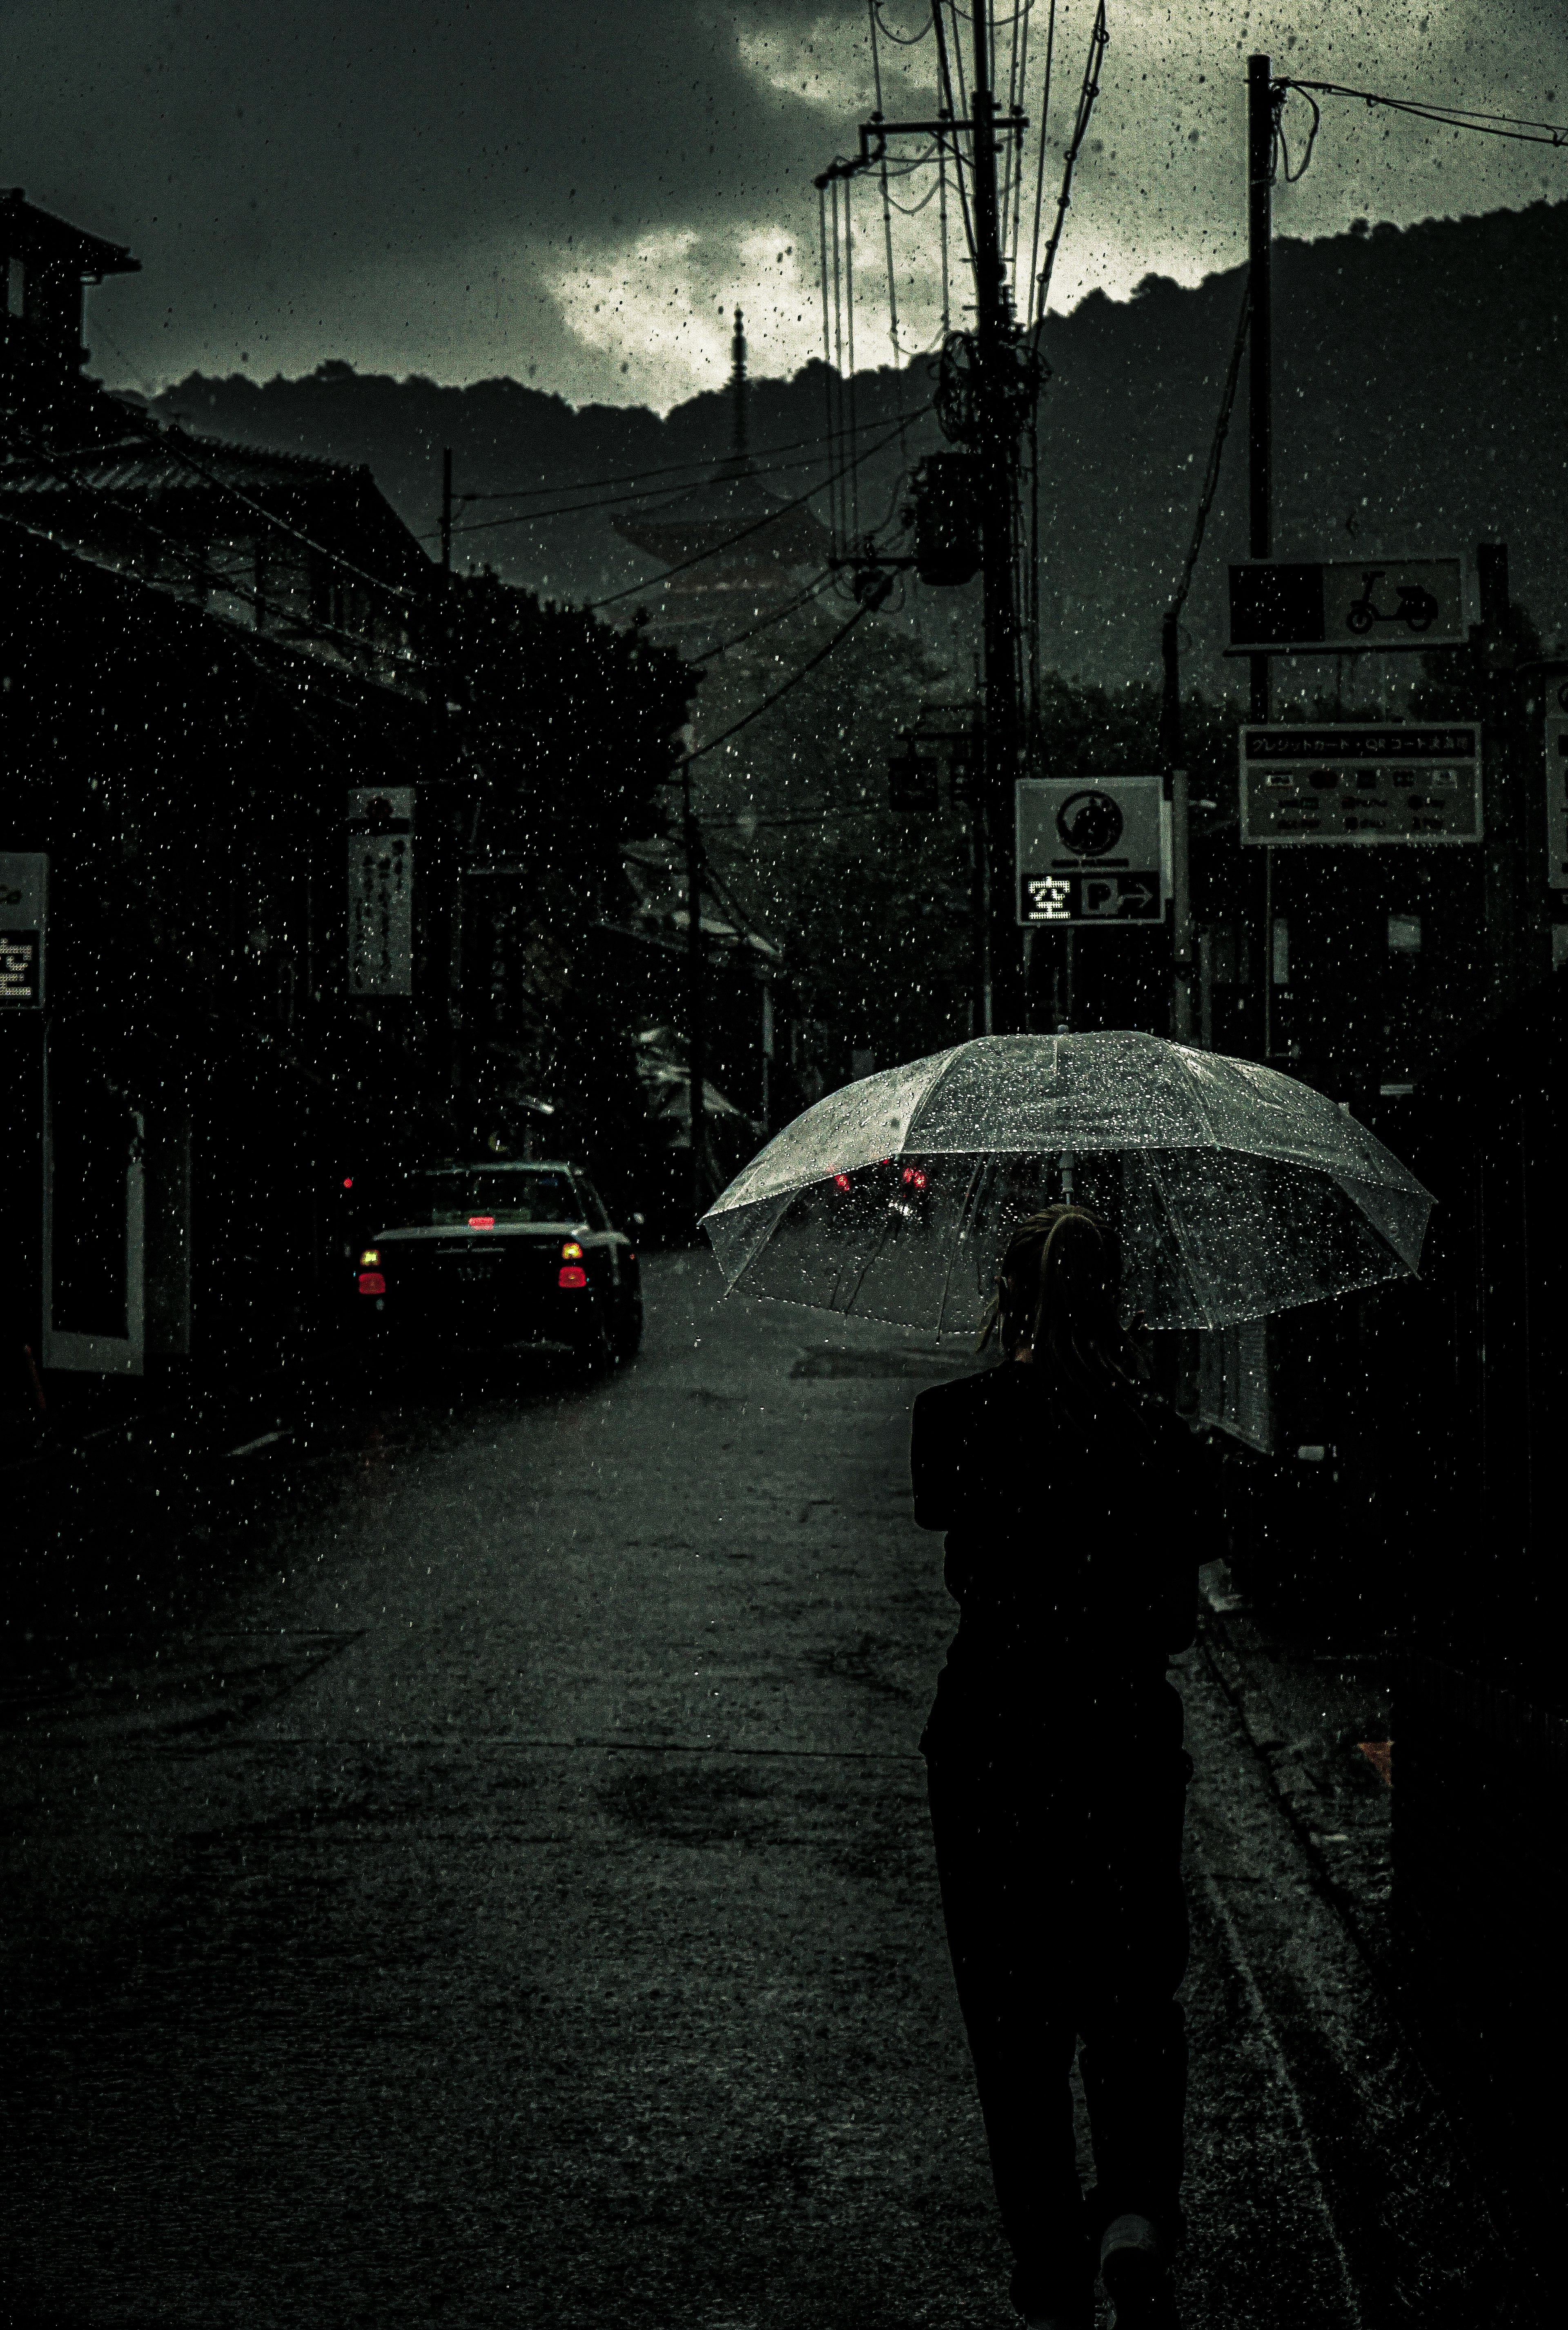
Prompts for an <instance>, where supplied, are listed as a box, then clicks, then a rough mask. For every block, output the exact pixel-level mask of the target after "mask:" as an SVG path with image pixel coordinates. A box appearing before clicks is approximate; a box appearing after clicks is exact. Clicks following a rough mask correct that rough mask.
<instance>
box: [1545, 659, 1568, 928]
mask: <svg viewBox="0 0 1568 2330" xmlns="http://www.w3.org/2000/svg"><path fill="white" fill-rule="evenodd" d="M1559 694H1561V695H1568V687H1563V688H1562V689H1560V690H1559ZM1546 886H1547V888H1548V889H1549V890H1568V715H1564V714H1563V713H1560V712H1551V713H1548V714H1547V715H1546Z"/></svg>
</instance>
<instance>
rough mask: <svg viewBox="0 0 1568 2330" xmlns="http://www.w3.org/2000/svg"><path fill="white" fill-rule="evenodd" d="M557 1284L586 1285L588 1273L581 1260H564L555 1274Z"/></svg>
mask: <svg viewBox="0 0 1568 2330" xmlns="http://www.w3.org/2000/svg"><path fill="white" fill-rule="evenodd" d="M555 1283H556V1284H557V1286H586V1285H587V1283H588V1273H587V1271H586V1270H584V1269H583V1267H582V1264H581V1263H580V1262H563V1263H562V1265H561V1267H560V1269H559V1270H558V1271H557V1272H556V1274H555Z"/></svg>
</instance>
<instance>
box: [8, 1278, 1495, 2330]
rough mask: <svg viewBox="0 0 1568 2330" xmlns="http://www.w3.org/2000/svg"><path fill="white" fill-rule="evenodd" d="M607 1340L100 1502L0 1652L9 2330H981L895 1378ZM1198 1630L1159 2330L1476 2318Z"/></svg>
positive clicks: (663, 1284)
mask: <svg viewBox="0 0 1568 2330" xmlns="http://www.w3.org/2000/svg"><path fill="white" fill-rule="evenodd" d="M648 1293H649V1298H650V1300H649V1325H648V1334H647V1344H646V1346H645V1350H644V1352H643V1355H642V1357H641V1358H640V1359H638V1361H637V1362H636V1363H635V1365H633V1366H632V1367H630V1368H628V1369H625V1370H624V1371H623V1372H622V1373H621V1374H619V1376H617V1377H614V1378H609V1379H605V1380H600V1381H596V1382H592V1383H590V1384H589V1385H587V1386H573V1385H571V1384H569V1383H565V1382H562V1381H561V1380H558V1379H556V1378H554V1377H553V1376H552V1374H551V1373H550V1371H549V1369H538V1368H535V1369H533V1370H531V1371H530V1370H528V1369H524V1370H522V1371H520V1372H516V1373H515V1374H511V1375H508V1374H506V1373H505V1372H504V1371H493V1372H490V1373H486V1372H485V1371H483V1370H480V1371H475V1370H473V1369H468V1370H459V1371H456V1372H454V1373H453V1374H452V1376H451V1377H450V1378H449V1379H443V1380H442V1381H440V1382H439V1383H437V1382H431V1381H428V1380H427V1381H425V1382H423V1383H414V1384H412V1385H410V1384H407V1383H404V1384H401V1385H394V1386H391V1387H383V1388H379V1389H375V1388H373V1389H372V1390H371V1391H369V1392H366V1393H364V1394H363V1395H360V1394H356V1393H354V1392H352V1391H350V1392H345V1393H342V1394H341V1395H340V1396H338V1397H335V1398H334V1399H331V1400H327V1401H325V1402H323V1403H321V1404H320V1405H319V1406H318V1407H316V1410H314V1411H310V1412H307V1411H301V1413H300V1414H299V1416H298V1417H297V1418H296V1419H295V1424H294V1427H293V1429H292V1433H291V1436H288V1437H285V1438H283V1439H279V1440H277V1441H270V1442H269V1443H268V1444H266V1445H265V1446H264V1447H262V1448H260V1449H257V1450H253V1451H250V1453H249V1454H246V1455H245V1456H243V1457H242V1458H240V1459H236V1460H235V1463H233V1464H232V1465H231V1467H230V1470H229V1472H228V1473H227V1474H226V1475H225V1476H224V1484H223V1485H222V1487H221V1488H217V1487H214V1486H213V1484H212V1482H211V1481H209V1482H207V1484H206V1486H204V1487H202V1488H199V1489H192V1488H191V1486H190V1485H189V1483H186V1484H185V1485H184V1487H182V1486H181V1485H180V1483H179V1482H177V1481H176V1480H175V1477H174V1475H173V1473H171V1474H170V1475H169V1477H168V1479H167V1481H166V1482H165V1484H164V1485H163V1486H162V1487H160V1486H159V1483H158V1481H157V1479H156V1476H154V1475H149V1474H147V1473H143V1474H142V1475H141V1476H140V1477H139V1480H138V1484H137V1492H136V1503H137V1510H136V1512H135V1513H134V1514H133V1513H132V1512H131V1511H130V1509H129V1505H128V1508H127V1513H126V1516H125V1526H124V1529H123V1530H121V1529H120V1527H119V1525H118V1517H117V1516H116V1514H115V1513H114V1511H112V1498H110V1497H109V1495H108V1492H105V1491H102V1490H100V1491H99V1493H98V1497H97V1500H96V1501H97V1503H98V1505H99V1507H100V1508H103V1507H105V1505H106V1501H107V1505H108V1507H109V1509H107V1510H99V1511H98V1512H97V1514H96V1520H97V1523H98V1530H99V1538H98V1544H99V1550H98V1553H97V1555H96V1556H95V1557H94V1558H92V1559H83V1560H80V1561H79V1562H78V1563H77V1564H76V1565H75V1566H74V1567H72V1566H71V1564H70V1563H69V1562H68V1561H67V1560H66V1559H65V1557H64V1554H63V1552H62V1553H61V1555H60V1558H59V1560H58V1562H57V1565H56V1568H55V1570H54V1572H53V1573H52V1586H51V1585H50V1579H49V1577H45V1578H44V1580H43V1586H41V1587H40V1590H39V1591H38V1592H37V1593H35V1594H33V1596H31V1598H30V1599H29V1600H28V1603H27V1613H26V1615H27V1623H26V1624H25V1625H24V1626H23V1627H22V1628H21V1629H20V1631H21V1632H23V1633H24V1634H26V1635H27V1636H28V1638H29V1639H27V1640H26V1641H25V1642H24V1643H21V1644H20V1645H19V1646H18V1647H17V1649H16V1651H15V1652H14V1657H13V1677H12V1680H13V1698H12V1702H11V1711H10V1718H9V1729H8V1733H7V1738H6V1752H5V1799H6V1812H7V1832H8V1834H7V1847H6V1879H5V1885H6V1893H5V1899H6V1906H7V1927H8V1937H7V1945H6V1975H5V1997H6V2011H7V2020H8V2023H9V2034H8V2052H9V2056H10V2060H11V2062H12V2064H13V2066H14V2067H17V2068H18V2069H19V2070H20V2072H21V2079H20V2084H19V2088H18V2101H17V2102H16V2103H15V2104H14V2106H13V2107H12V2111H11V2115H10V2120H9V2129H8V2133H7V2136H6V2138H5V2152H6V2161H5V2188H6V2191H5V2202H4V2208H5V2216H6V2218H7V2220H8V2225H7V2237H8V2240H7V2245H8V2249H9V2251H10V2256H11V2264H10V2268H9V2273H8V2283H9V2290H10V2296H11V2305H12V2316H11V2318H12V2320H13V2321H14V2323H16V2324H18V2325H39V2330H53V2325H59V2330H99V2325H106V2330H107V2325H115V2330H122V2326H123V2330H129V2325H135V2326H136V2330H205V2325H244V2330H262V2326H263V2325H273V2324H278V2325H285V2324H287V2325H309V2330H314V2325H323V2330H325V2325H361V2324H364V2325H372V2324H374V2325H384V2330H401V2325H411V2330H412V2325H427V2324H429V2325H453V2330H458V2325H462V2330H468V2325H475V2330H478V2325H548V2330H557V2325H559V2330H606V2325H649V2330H675V2325H705V2330H764V2325H774V2324H777V2325H784V2330H797V2325H798V2330H807V2325H810V2330H838V2326H839V2325H845V2330H848V2325H855V2330H860V2325H869V2330H896V2325H917V2324H919V2325H955V2330H957V2325H987V2326H988V2330H1002V2326H1003V2325H1006V2324H1007V2323H1008V2322H1010V2321H1011V2320H1012V2319H1013V2317H1012V2316H1011V2315H1010V2313H1009V2311H1008V2308H1007V2306H1006V2259H1005V2256H1004V2252H1003V2249H1002V2245H1001V2241H1000V2237H999V2234H998V2231H997V2225H996V2221H995V2217H994V2212H993V2208H992V2202H991V2196H990V2188H989V2182H988V2176H987V2167H986V2161H985V2155H984V2149H983V2142H982V2136H981V2131H980V2125H979V2118H978V2110H977V2107H976V2105H975V2103H974V2099H973V2096H972V2093H971V2089H970V2085H969V2078H968V2059H967V2056H966V2053H965V2050H964V2044H963V2038H962V2032H961V2029H960V2026H959V2019H958V2013H957V2008H956V2005H955V2003H954V2001H953V1998H952V1995H951V1993H950V1989H949V1975H948V1969H947V1964H946V1958H945V1954H944V1949H943V1944H942V1939H941V1933H940V1920H939V1916H938V1909H937V1896H936V1886H935V1880H934V1875H933V1871H932V1868H931V1863H930V1851H929V1841H928V1832H927V1823H926V1814H925V1806H924V1795H923V1771H922V1766H921V1763H920V1761H919V1758H918V1756H917V1755H916V1752H915V1743H916V1740H917V1738H918V1737H919V1733H920V1729H921V1722H922V1719H923V1716H924V1711H925V1708H926V1704H927V1702H928V1700H929V1697H930V1688H931V1681H932V1678H933V1676H934V1674H935V1672H936V1669H937V1667H938V1665H939V1664H940V1658H941V1655H942V1651H943V1647H944V1644H945V1643H946V1640H947V1637H948V1635H949V1632H950V1625H951V1617H950V1606H949V1605H948V1603H947V1601H946V1598H945V1596H944V1595H943V1593H942V1590H941V1582H940V1542H939V1541H938V1540H935V1539H930V1538H927V1537H925V1536H923V1535H922V1534H921V1533H920V1532H919V1531H917V1530H915V1529H914V1528H913V1526H912V1522H911V1520H910V1518H909V1507H908V1496H907V1485H906V1475H905V1470H904V1448H905V1437H906V1433H907V1413H908V1406H909V1402H910V1399H911V1397H912V1394H913V1392H914V1391H915V1390H916V1389H918V1388H919V1383H920V1381H921V1380H923V1379H930V1377H932V1376H933V1375H937V1374H941V1373H946V1372H950V1371H952V1368H951V1362H950V1360H949V1361H939V1360H937V1359H934V1358H933V1357H930V1356H926V1355H922V1354H921V1352H920V1351H919V1350H918V1349H915V1348H914V1347H913V1345H912V1342H911V1340H910V1339H906V1338H902V1337H898V1336H895V1335H893V1334H892V1333H890V1332H889V1331H879V1330H875V1329H869V1328H846V1327H845V1326H844V1325H843V1324H842V1323H841V1322H830V1321H823V1320H820V1319H817V1318H816V1317H814V1316H813V1315H811V1314H808V1313H805V1312H790V1311H789V1310H784V1309H779V1308H772V1307H768V1306H751V1305H739V1304H732V1305H726V1306H722V1307H721V1306H719V1305H718V1304H717V1302H716V1301H715V1297H716V1293H717V1286H716V1279H715V1275H714V1273H713V1268H712V1265H711V1264H709V1263H707V1262H706V1261H704V1260H702V1259H699V1258H697V1257H693V1256H679V1255H675V1256H666V1257H662V1258H656V1259H655V1260H654V1262H653V1264H652V1265H651V1267H650V1269H649V1274H648ZM160 1498H161V1499H163V1500H165V1501H164V1502H162V1503H159V1501H158V1500H159V1499H160ZM149 1512H150V1513H153V1514H154V1515H155V1516H156V1520H155V1522H154V1523H152V1524H149V1522H148V1519H147V1516H148V1514H149ZM165 1512H166V1513H168V1514H169V1515H170V1516H171V1519H170V1520H169V1522H168V1523H167V1524H166V1525H165V1523H164V1522H163V1520H162V1518H161V1516H162V1514H163V1513H165ZM117 1544H118V1546H119V1547H120V1551H119V1552H118V1553H117V1551H116V1550H115V1548H116V1546H117ZM105 1547H107V1548H108V1551H107V1552H106V1551H105V1550H104V1549H105ZM46 1569H47V1564H46ZM10 1631H11V1632H12V1633H13V1634H14V1633H16V1632H17V1631H18V1629H17V1628H16V1627H15V1626H13V1628H12V1629H11V1630H10ZM1223 1633H1224V1629H1223V1626H1222V1625H1221V1623H1220V1622H1219V1621H1218V1620H1217V1619H1216V1620H1214V1622H1212V1624H1211V1628H1210V1632H1209V1637H1208V1639H1207V1640H1206V1642H1205V1643H1200V1645H1199V1647H1198V1649H1197V1650H1196V1651H1195V1652H1194V1653H1191V1654H1189V1656H1188V1658H1187V1659H1186V1660H1185V1662H1183V1671H1182V1672H1181V1674H1180V1675H1179V1676H1178V1680H1179V1681H1180V1682H1181V1684H1182V1687H1183V1690H1184V1692H1185V1697H1186V1700H1187V1706H1188V1744H1189V1746H1190V1747H1191V1748H1192V1749H1193V1752H1194V1754H1195V1758H1196V1763H1197V1777H1196V1780H1195V1786H1194V1790H1193V1796H1192V1804H1191V1817H1190V1821H1189V1848H1190V1850H1189V1861H1190V1868H1189V1878H1190V1893H1191V1899H1192V1908H1193V1922H1194V1955H1193V1965H1192V1971H1191V1975H1190V1976H1189V1980H1188V1985H1187V2001H1188V2011H1189V2016H1190V2020H1191V2026H1192V2037H1193V2057H1194V2092H1193V2101H1192V2107H1191V2112H1190V2118H1189V2128H1190V2160H1191V2172H1190V2178H1189V2187H1188V2196H1187V2197H1188V2207H1189V2212H1190V2215H1191V2220H1192V2248H1191V2254H1190V2256H1189V2257H1188V2259H1186V2260H1185V2267H1184V2276H1183V2282H1184V2309H1185V2319H1186V2321H1187V2323H1188V2324H1189V2325H1191V2330H1197V2325H1214V2330H1265V2325H1267V2330H1280V2325H1313V2326H1314V2330H1315V2325H1325V2330H1340V2325H1369V2326H1370V2325H1382V2324H1394V2323H1401V2324H1403V2323H1412V2324H1413V2323H1421V2324H1423V2325H1449V2324H1452V2325H1460V2324H1464V2325H1475V2324H1478V2323H1485V2324H1491V2323H1494V2322H1496V2323H1502V2322H1512V2321H1519V2322H1525V2321H1527V2320H1533V2319H1535V2315H1534V2313H1533V2312H1532V2311H1530V2310H1529V2309H1528V2308H1521V2307H1520V2306H1516V2304H1515V2303H1514V2302H1513V2301H1511V2300H1510V2299H1509V2298H1508V2297H1507V2296H1506V2294H1505V2287H1504V2285H1505V2281H1506V2279H1507V2273H1506V2265H1507V2260H1506V2259H1505V2258H1504V2257H1503V2256H1502V2255H1501V2254H1500V2251H1499V2246H1498V2242H1497V2237H1496V2235H1495V2233H1494V2231H1493V2229H1492V2226H1491V2223H1490V2221H1489V2220H1488V2215H1487V2212H1486V2209H1485V2207H1484V2206H1483V2205H1482V2203H1481V2202H1480V2201H1479V2200H1478V2198H1477V2193H1476V2183H1475V2177H1474V2174H1472V2171H1471V2169H1470V2168H1469V2166H1467V2164H1466V2161H1465V2156H1464V2153H1463V2149H1462V2146H1461V2145H1459V2142H1458V2140H1457V2139H1456V2138H1455V2136H1454V2135H1453V2133H1452V2131H1451V2130H1450V2126H1449V2124H1448V2122H1447V2120H1446V2119H1445V2117H1444V2116H1443V2114H1442V2112H1441V2110H1440V2108H1439V2107H1438V2106H1437V2104H1436V2102H1435V2099H1434V2098H1433V2096H1432V2094H1431V2090H1430V2089H1429V2088H1428V2087H1427V2085H1426V2083H1425V2081H1424V2079H1423V2077H1422V2073H1421V2071H1420V2070H1419V2068H1418V2067H1417V2066H1416V2064H1415V2063H1414V2061H1413V2060H1412V2058H1411V2056H1410V2054H1409V2052H1408V2051H1407V2050H1406V2049H1405V2048H1404V2047H1403V2045H1402V2043H1401V2041H1400V2038H1399V2034H1398V2032H1397V2030H1396V2029H1395V2027H1394V2025H1393V2022H1391V2020H1390V2018H1389V2015H1388V2013H1387V2012H1386V2010H1385V2007H1384V2003H1383V1998H1382V1994H1381V1992H1380V1990H1379V1987H1378V1984H1377V1982H1376V1979H1375V1978H1374V1972H1373V1971H1372V1970H1371V1969H1370V1968H1369V1965H1368V1963H1367V1955H1366V1952H1365V1947H1364V1946H1362V1945H1361V1944H1359V1943H1358V1941H1357V1938H1356V1937H1355V1933H1354V1931H1353V1930H1352V1929H1351V1928H1350V1927H1347V1926H1346V1922H1345V1921H1344V1920H1343V1919H1342V1918H1341V1917H1340V1916H1339V1915H1338V1914H1337V1910H1336V1908H1335V1906H1334V1901H1333V1898H1332V1897H1333V1889H1332V1887H1331V1886H1330V1885H1328V1884H1327V1883H1326V1882H1325V1880H1324V1876H1323V1863H1322V1852H1320V1851H1319V1850H1318V1846H1317V1844H1316V1843H1315V1842H1314V1839H1313V1834H1312V1833H1311V1832H1310V1831H1309V1830H1308V1829H1307V1828H1305V1827H1304V1826H1303V1824H1302V1823H1301V1820H1300V1819H1299V1817H1296V1816H1295V1815H1294V1814H1293V1813H1292V1808H1291V1804H1290V1802H1289V1800H1288V1799H1289V1792H1288V1791H1287V1792H1286V1794H1284V1795H1282V1793H1281V1788H1280V1780H1279V1774H1278V1771H1277V1769H1276V1768H1275V1764H1274V1763H1273V1762H1271V1760H1270V1753H1268V1752H1263V1749H1262V1748H1261V1747H1260V1743H1259V1740H1258V1738H1257V1736H1256V1734H1257V1729H1258V1726H1257V1723H1256V1721H1255V1720H1254V1721H1252V1725H1251V1729H1249V1721H1248V1694H1247V1689H1246V1679H1245V1677H1244V1675H1240V1676H1239V1674H1238V1670H1237V1666H1236V1660H1237V1655H1238V1653H1237V1651H1236V1646H1235V1643H1234V1641H1233V1639H1231V1638H1229V1637H1226V1638H1225V1639H1221V1637H1222V1635H1223ZM1287 1744H1288V1743H1287ZM1280 1745H1281V1743H1280V1741H1279V1740H1274V1741H1272V1742H1271V1743H1265V1746H1267V1747H1268V1748H1270V1749H1279V1748H1280ZM1377 1785H1378V1784H1377V1782H1376V1779H1375V1776H1374V1775H1373V1774H1372V1773H1371V1771H1370V1770H1369V1769H1365V1768H1358V1773H1357V1776H1356V1778H1355V1782H1354V1784H1352V1783H1348V1782H1347V1783H1346V1787H1347V1794H1346V1798H1345V1802H1346V1804H1348V1805H1349V1806H1350V1809H1349V1810H1348V1811H1344V1810H1341V1811H1337V1812H1335V1813H1334V1814H1332V1815H1331V1816H1332V1817H1333V1818H1334V1819H1335V1820H1336V1822H1340V1821H1344V1822H1354V1821H1355V1819H1357V1818H1358V1817H1360V1816H1361V1815H1360V1814H1358V1813H1357V1810H1356V1805H1357V1803H1358V1802H1361V1801H1362V1799H1358V1798H1357V1797H1356V1795H1355V1788H1356V1786H1360V1787H1361V1788H1362V1790H1363V1796H1364V1799H1365V1805H1366V1806H1367V1807H1368V1809H1367V1811H1366V1814H1365V1817H1366V1818H1367V1820H1368V1821H1370V1820H1371V1819H1372V1816H1373V1814H1372V1809H1371V1808H1372V1807H1373V1804H1374V1797H1375V1792H1376V1788H1377ZM1336 1840H1337V1842H1339V1843H1346V1842H1347V1841H1348V1835H1347V1833H1346V1834H1342V1833H1340V1830H1339V1829H1338V1828H1336V1829H1335V1831H1334V1832H1332V1833H1331V1834H1330V1835H1329V1838H1328V1843H1329V1844H1330V1845H1332V1844H1333V1843H1334V1842H1335V1841H1336Z"/></svg>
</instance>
